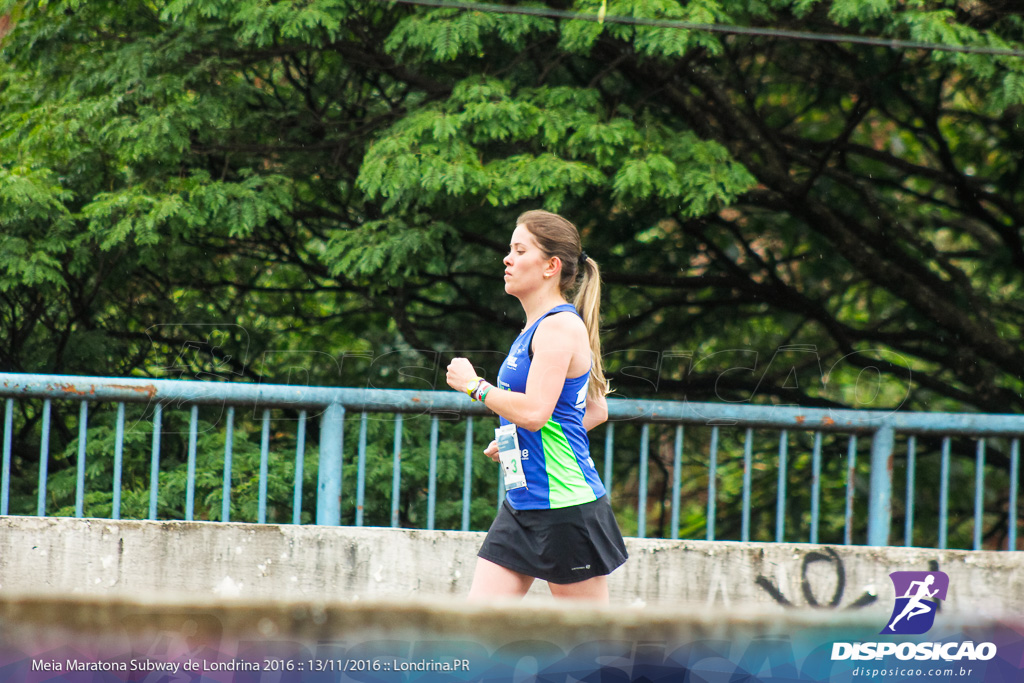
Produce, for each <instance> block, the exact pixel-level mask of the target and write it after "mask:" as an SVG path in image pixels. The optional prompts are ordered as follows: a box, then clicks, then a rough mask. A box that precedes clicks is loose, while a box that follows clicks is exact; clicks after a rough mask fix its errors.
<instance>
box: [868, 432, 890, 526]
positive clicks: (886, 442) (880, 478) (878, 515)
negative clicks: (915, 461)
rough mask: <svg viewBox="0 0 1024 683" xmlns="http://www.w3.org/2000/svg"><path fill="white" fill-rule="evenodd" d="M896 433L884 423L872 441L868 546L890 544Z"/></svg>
mask: <svg viewBox="0 0 1024 683" xmlns="http://www.w3.org/2000/svg"><path fill="white" fill-rule="evenodd" d="M895 436H896V435H895V432H894V431H893V428H892V426H891V425H887V424H883V425H882V426H881V427H879V429H878V431H876V432H875V434H874V436H873V437H872V439H871V492H870V494H869V499H868V545H889V527H890V526H891V524H892V464H893V463H892V458H893V446H894V443H895Z"/></svg>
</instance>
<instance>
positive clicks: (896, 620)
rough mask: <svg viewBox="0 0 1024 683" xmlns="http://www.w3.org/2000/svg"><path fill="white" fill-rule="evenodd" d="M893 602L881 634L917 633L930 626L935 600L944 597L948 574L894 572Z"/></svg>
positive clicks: (936, 605)
mask: <svg viewBox="0 0 1024 683" xmlns="http://www.w3.org/2000/svg"><path fill="white" fill-rule="evenodd" d="M889 578H891V579H892V584H893V586H894V587H895V588H896V604H895V605H894V606H893V608H892V616H890V617H889V623H888V624H887V625H886V627H885V628H884V629H882V631H881V632H882V633H883V634H889V633H899V634H902V635H920V634H922V633H925V632H926V631H927V630H928V629H930V628H931V627H932V624H933V623H934V622H935V612H936V611H937V610H938V603H937V602H936V601H937V600H945V599H946V591H947V590H948V589H949V577H948V576H946V573H945V572H893V573H892V574H889Z"/></svg>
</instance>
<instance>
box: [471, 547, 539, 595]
mask: <svg viewBox="0 0 1024 683" xmlns="http://www.w3.org/2000/svg"><path fill="white" fill-rule="evenodd" d="M532 585H533V577H532V576H527V575H526V574H520V573H519V572H515V571H512V570H511V569H508V568H506V567H502V566H501V565H499V564H495V563H493V562H491V561H490V560H485V559H483V558H482V557H478V558H476V570H475V571H474V572H473V585H472V586H471V587H470V589H469V599H470V600H487V599H494V598H521V597H523V596H524V595H526V592H527V591H528V590H530V586H532Z"/></svg>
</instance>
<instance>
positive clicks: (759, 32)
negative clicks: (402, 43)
mask: <svg viewBox="0 0 1024 683" xmlns="http://www.w3.org/2000/svg"><path fill="white" fill-rule="evenodd" d="M379 1H382V2H388V3H396V4H401V5H421V6H424V7H440V8H447V9H462V10H469V11H474V12H489V13H493V14H524V15H529V16H534V17H545V18H548V19H574V20H578V21H593V22H597V23H607V24H632V25H634V26H650V27H655V28H674V29H680V30H685V31H707V32H710V33H726V34H734V35H747V36H762V37H767V38H787V39H789V40H805V41H813V42H819V43H855V44H858V45H872V46H875V47H886V48H890V49H893V50H933V51H937V52H961V53H969V54H979V55H998V56H1001V57H1017V58H1024V50H1015V49H1012V48H1001V47H986V46H983V45H949V44H946V43H928V42H922V41H916V40H901V39H899V38H878V37H873V36H856V35H850V34H846V33H815V32H813V31H791V30H788V29H779V28H755V27H750V26H732V25H729V24H697V23H691V22H687V21H676V20H673V19H645V18H642V17H622V16H613V15H604V16H601V15H600V14H585V13H582V12H570V11H567V10H559V9H554V8H551V7H533V6H522V5H493V4H489V3H481V2H459V1H457V0H456V1H452V2H449V1H447V0H379Z"/></svg>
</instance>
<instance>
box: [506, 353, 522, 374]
mask: <svg viewBox="0 0 1024 683" xmlns="http://www.w3.org/2000/svg"><path fill="white" fill-rule="evenodd" d="M505 365H507V366H508V367H509V369H511V370H518V369H519V366H518V365H517V364H516V354H515V351H513V352H512V354H511V355H510V356H509V357H508V361H506V362H505Z"/></svg>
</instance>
